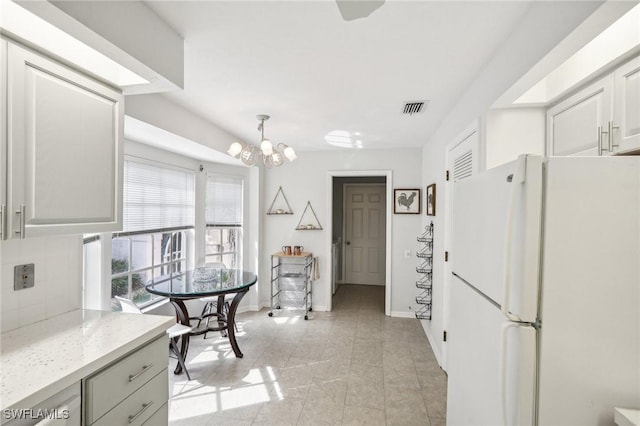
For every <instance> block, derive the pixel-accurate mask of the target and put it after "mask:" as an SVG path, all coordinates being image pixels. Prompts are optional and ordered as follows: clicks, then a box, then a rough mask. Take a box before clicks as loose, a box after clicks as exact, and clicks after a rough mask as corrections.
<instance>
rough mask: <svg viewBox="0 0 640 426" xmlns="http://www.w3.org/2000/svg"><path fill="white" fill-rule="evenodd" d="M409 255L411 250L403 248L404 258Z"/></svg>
mask: <svg viewBox="0 0 640 426" xmlns="http://www.w3.org/2000/svg"><path fill="white" fill-rule="evenodd" d="M410 257H411V250H405V251H404V258H405V259H409V258H410Z"/></svg>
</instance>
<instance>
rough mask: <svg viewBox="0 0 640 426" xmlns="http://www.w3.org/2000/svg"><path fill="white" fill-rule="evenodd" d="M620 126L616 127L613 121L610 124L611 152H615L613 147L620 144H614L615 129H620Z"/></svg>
mask: <svg viewBox="0 0 640 426" xmlns="http://www.w3.org/2000/svg"><path fill="white" fill-rule="evenodd" d="M619 128H620V127H619V126H614V125H613V121H610V122H609V132H608V133H609V135H608V136H609V152H613V147H614V146H618V144H614V143H613V129H619Z"/></svg>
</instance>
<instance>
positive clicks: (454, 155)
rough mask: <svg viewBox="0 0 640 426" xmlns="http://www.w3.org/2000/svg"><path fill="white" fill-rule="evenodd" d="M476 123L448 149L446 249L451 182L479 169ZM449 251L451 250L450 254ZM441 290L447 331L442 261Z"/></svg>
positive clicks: (447, 277)
mask: <svg viewBox="0 0 640 426" xmlns="http://www.w3.org/2000/svg"><path fill="white" fill-rule="evenodd" d="M478 142H479V139H478V123H477V122H474V123H473V124H472V125H471V126H470V127H469V128H468V129H466V130H465V131H464V132H462V133H461V134H460V135H459V136H458V137H457V138H455V139H454V140H453V142H452V143H451V144H450V145H449V147H448V149H447V159H446V161H447V164H446V168H447V182H446V184H445V194H446V200H447V201H446V205H445V214H444V221H445V226H444V241H445V250H446V251H450V250H451V236H452V231H453V226H452V222H453V221H452V213H453V183H454V182H456V181H459V180H461V179H465V178H467V177H469V176H472V175H473V174H475V173H477V172H478V168H479V167H478V158H477V157H478V156H477V152H478ZM449 254H451V253H449ZM443 271H444V289H443V297H442V304H443V309H442V315H443V318H442V327H443V330H445V331H446V330H447V327H448V322H449V306H450V302H449V300H450V287H451V278H452V277H451V263H450V262H447V261H445V263H444V266H443ZM442 369H443V370H445V371H447V342H446V340H445V341H444V342H442Z"/></svg>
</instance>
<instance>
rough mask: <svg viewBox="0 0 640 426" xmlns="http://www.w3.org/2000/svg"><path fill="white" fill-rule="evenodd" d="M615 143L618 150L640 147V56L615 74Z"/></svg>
mask: <svg viewBox="0 0 640 426" xmlns="http://www.w3.org/2000/svg"><path fill="white" fill-rule="evenodd" d="M613 78H614V88H615V89H614V99H615V105H614V108H613V111H614V117H613V126H614V127H613V128H612V130H613V132H612V135H613V136H612V137H613V143H614V145H617V146H616V147H615V149H616V151H617V152H621V153H624V152H628V151H634V150H638V149H640V56H639V57H637V58H635V59H632V60H631V61H629V62H627V63H626V64H624V65H622V66H621V67H620V68H618V69H617V70H616V71H615V72H614V74H613Z"/></svg>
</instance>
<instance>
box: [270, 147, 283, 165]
mask: <svg viewBox="0 0 640 426" xmlns="http://www.w3.org/2000/svg"><path fill="white" fill-rule="evenodd" d="M271 161H272V162H273V165H274V166H275V167H280V166H282V165H283V164H284V157H283V156H282V154H281V153H280V152H279V151H277V150H275V149H274V150H273V154H271Z"/></svg>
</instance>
